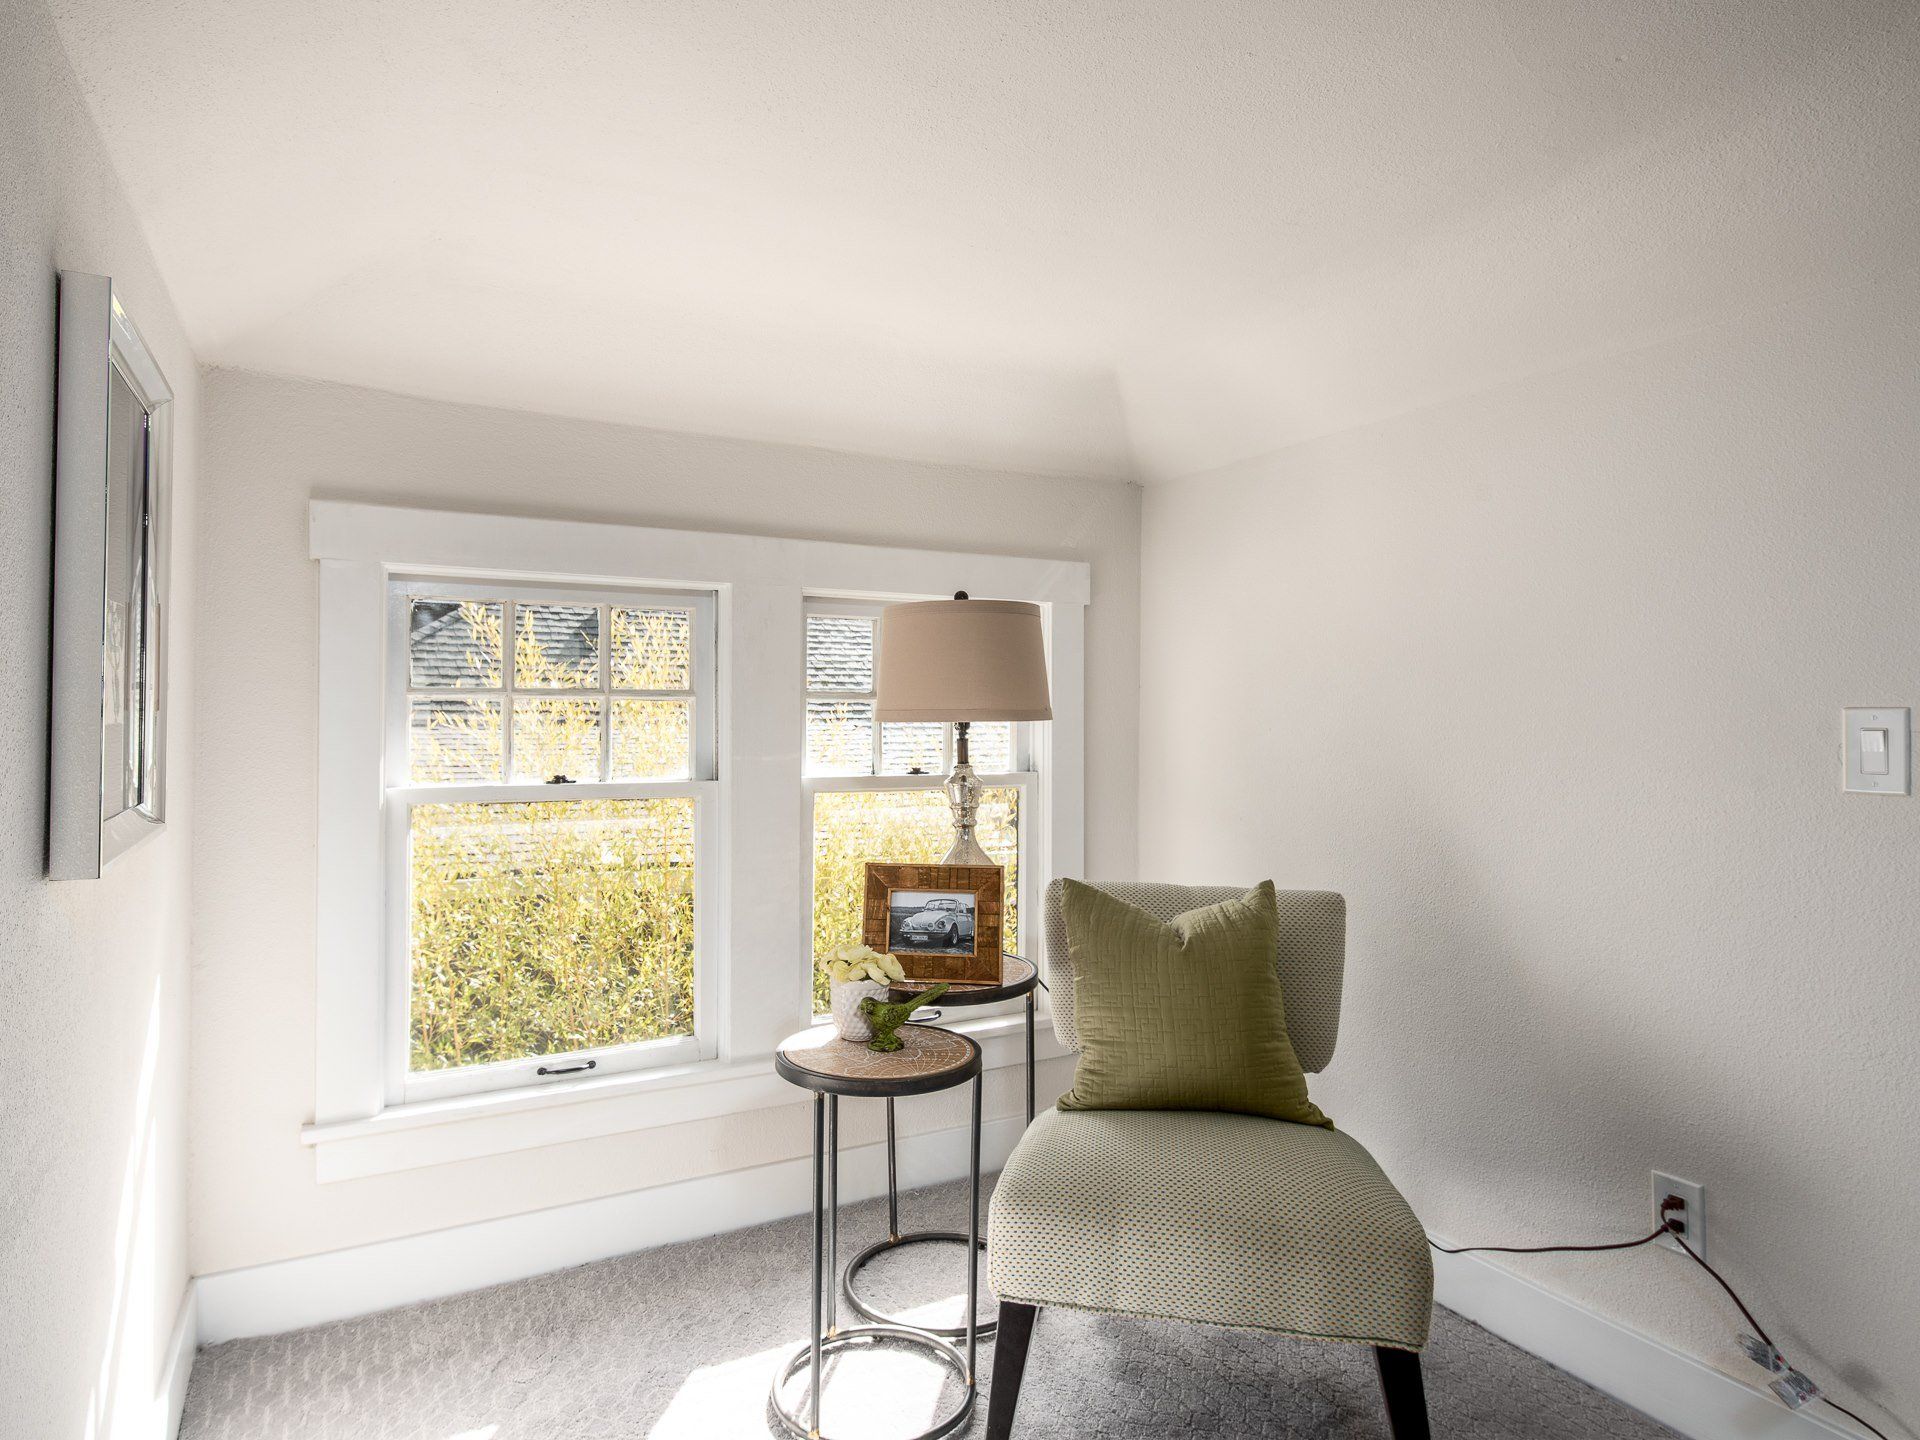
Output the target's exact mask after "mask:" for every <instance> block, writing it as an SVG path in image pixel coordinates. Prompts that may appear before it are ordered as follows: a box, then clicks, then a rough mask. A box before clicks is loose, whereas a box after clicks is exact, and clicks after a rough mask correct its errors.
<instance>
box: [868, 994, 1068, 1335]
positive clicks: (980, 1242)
mask: <svg viewBox="0 0 1920 1440" xmlns="http://www.w3.org/2000/svg"><path fill="white" fill-rule="evenodd" d="M1037 1011H1038V1005H1037V997H1036V992H1035V991H1032V990H1029V991H1028V992H1027V1123H1028V1124H1029V1125H1031V1124H1032V1123H1033V1116H1034V1073H1033V1060H1034V1026H1035V1017H1036V1014H1037ZM984 1081H985V1077H984V1076H982V1077H981V1078H980V1080H978V1081H976V1082H975V1089H976V1090H977V1089H978V1088H979V1086H980V1085H981V1084H982V1083H984ZM975 1103H976V1104H977V1103H978V1096H977V1095H976V1097H975ZM975 1128H976V1131H977V1129H978V1127H977V1126H976V1127H975ZM968 1174H969V1178H970V1179H971V1180H972V1182H973V1186H974V1192H975V1195H974V1199H975V1204H974V1209H975V1210H976V1211H978V1209H979V1204H978V1199H979V1195H978V1191H979V1184H980V1143H979V1135H978V1134H977V1133H976V1134H975V1136H974V1147H973V1161H972V1164H971V1166H970V1167H969V1171H968ZM935 1241H938V1242H945V1243H947V1244H952V1245H965V1246H967V1247H968V1252H969V1255H970V1256H971V1257H972V1258H970V1259H969V1260H968V1262H967V1271H968V1275H969V1277H971V1276H972V1274H973V1273H974V1271H975V1270H977V1269H978V1265H979V1252H980V1251H982V1250H984V1249H986V1248H987V1242H986V1241H985V1240H984V1239H983V1238H981V1235H980V1230H979V1225H978V1221H977V1216H976V1219H975V1222H974V1223H972V1224H970V1225H969V1228H968V1230H967V1233H966V1234H965V1235H962V1234H961V1233H960V1232H959V1231H957V1230H917V1231H915V1232H914V1233H913V1234H911V1235H902V1234H901V1233H900V1162H899V1140H898V1138H897V1135H896V1133H895V1130H894V1115H893V1097H892V1096H888V1097H887V1234H886V1238H885V1239H884V1240H879V1241H876V1242H875V1243H874V1244H872V1245H869V1246H868V1247H867V1248H866V1249H864V1250H862V1251H861V1252H860V1253H859V1254H858V1255H856V1256H854V1257H853V1259H851V1260H849V1261H848V1262H847V1273H846V1276H845V1278H844V1280H843V1281H842V1284H841V1288H842V1290H843V1291H844V1292H845V1294H846V1299H847V1305H848V1306H849V1307H850V1308H851V1309H852V1310H853V1311H854V1312H855V1313H856V1314H858V1315H860V1316H861V1317H863V1318H864V1319H867V1320H872V1321H874V1322H876V1323H877V1324H881V1325H905V1324H906V1323H907V1322H906V1321H904V1320H902V1319H900V1318H899V1317H898V1316H895V1315H888V1314H887V1313H885V1312H884V1311H882V1310H878V1309H875V1308H874V1307H873V1306H871V1305H869V1304H867V1302H866V1301H864V1300H862V1299H861V1298H860V1295H859V1292H857V1291H856V1290H855V1289H854V1288H853V1281H854V1277H855V1276H856V1275H858V1274H859V1273H860V1272H861V1271H862V1270H864V1269H866V1267H867V1265H868V1264H869V1263H870V1262H872V1261H873V1260H875V1259H877V1258H878V1257H879V1256H881V1255H884V1254H886V1252H887V1251H889V1250H897V1249H899V1248H900V1247H901V1246H903V1245H920V1244H925V1243H928V1242H935ZM968 1308H969V1310H970V1311H971V1309H972V1301H971V1299H969V1301H968ZM999 1325H1000V1322H999V1321H998V1320H988V1321H986V1322H985V1323H983V1324H979V1325H978V1326H977V1328H978V1330H979V1333H980V1336H981V1337H982V1338H987V1339H990V1338H992V1336H993V1335H994V1334H995V1333H996V1332H997V1331H998V1329H999ZM910 1328H913V1329H916V1330H924V1331H926V1332H927V1333H928V1334H931V1335H938V1336H940V1337H941V1338H943V1339H947V1340H958V1339H959V1338H960V1337H961V1336H962V1335H965V1334H966V1333H967V1326H965V1325H915V1326H912V1327H910ZM968 1364H969V1367H971V1364H972V1361H971V1359H969V1361H968Z"/></svg>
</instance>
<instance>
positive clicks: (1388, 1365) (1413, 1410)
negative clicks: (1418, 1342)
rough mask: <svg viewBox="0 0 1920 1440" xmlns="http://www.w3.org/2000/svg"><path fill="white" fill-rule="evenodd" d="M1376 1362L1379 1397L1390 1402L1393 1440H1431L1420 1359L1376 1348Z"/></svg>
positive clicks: (1386, 1348) (1425, 1389) (1408, 1354)
mask: <svg viewBox="0 0 1920 1440" xmlns="http://www.w3.org/2000/svg"><path fill="white" fill-rule="evenodd" d="M1373 1359H1374V1363H1375V1364H1376V1365H1378V1366H1379V1367H1380V1393H1381V1395H1382V1396H1384V1397H1385V1399H1386V1402H1387V1428H1388V1429H1389V1430H1391V1431H1392V1432H1393V1440H1432V1434H1433V1432H1432V1431H1431V1430H1429V1429H1428V1428H1427V1387H1426V1386H1425V1385H1424V1384H1423V1383H1422V1382H1421V1379H1420V1357H1419V1356H1418V1355H1416V1354H1415V1353H1414V1352H1413V1351H1411V1350H1394V1349H1390V1348H1388V1347H1387V1346H1385V1345H1376V1346H1374V1348H1373Z"/></svg>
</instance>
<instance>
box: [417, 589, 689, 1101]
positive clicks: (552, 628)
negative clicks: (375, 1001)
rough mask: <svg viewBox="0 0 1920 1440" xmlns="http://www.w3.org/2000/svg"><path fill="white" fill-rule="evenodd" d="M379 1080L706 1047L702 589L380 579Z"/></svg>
mask: <svg viewBox="0 0 1920 1440" xmlns="http://www.w3.org/2000/svg"><path fill="white" fill-rule="evenodd" d="M387 609H388V627H389V628H388V645H387V655H388V657H389V659H388V667H387V704H386V706H385V707H384V709H385V715H386V763H385V765H384V766H383V773H384V774H385V776H386V777H387V784H386V789H385V805H386V812H387V826H388V830H387V844H386V847H385V849H386V855H387V865H388V876H387V894H388V904H387V907H386V914H387V926H388V934H387V945H386V954H387V966H388V988H387V1005H386V1011H387V1017H388V1018H387V1037H386V1045H385V1052H386V1091H387V1099H388V1102H389V1103H400V1102H405V1101H415V1100H423V1099H433V1098H438V1097H441V1096H446V1095H451V1094H458V1093H465V1092H471V1091H479V1090H495V1089H502V1088H507V1087H512V1086H522V1085H530V1084H536V1083H540V1082H542V1081H544V1080H546V1079H549V1078H552V1077H557V1076H562V1075H578V1074H583V1073H587V1072H594V1073H606V1072H610V1071H618V1070H626V1069H633V1068H636V1067H641V1066H648V1065H658V1064H666V1063H676V1062H684V1061H689V1060H695V1059H701V1058H708V1057H711V1056H712V1055H713V1054H714V1043H713V1033H714V1028H715V1021H714V1009H715V1006H714V1003H713V997H714V987H713V971H714V968H715V967H714V963H713V961H712V959H711V957H710V956H709V955H708V954H707V953H706V949H705V947H704V946H703V943H702V941H703V937H704V935H705V934H706V933H708V931H709V923H708V919H707V917H708V913H709V910H710V909H711V905H710V900H709V892H710V891H712V890H713V889H714V887H715V884H716V882H717V878H718V868H719V867H718V864H717V862H716V860H715V858H714V857H716V856H717V854H718V846H717V839H716V833H715V832H716V826H717V823H718V815H719V806H718V804H717V803H716V795H715V792H716V790H717V788H718V777H717V767H716V743H715V737H716V732H717V718H718V717H717V715H716V704H715V693H714V692H715V681H714V673H715V666H714V648H715V631H714V626H715V615H714V610H715V606H714V596H713V595H712V594H711V593H699V592H693V593H677V592H666V591H653V590H639V589H631V590H617V591H603V590H588V589H577V590H576V589H572V588H567V587H527V586H512V585H499V584H490V583H484V582H481V583H473V584H462V583H458V582H454V581H447V580H442V579H436V580H432V581H426V580H410V579H405V578H394V579H392V580H390V581H389V582H388V607H387Z"/></svg>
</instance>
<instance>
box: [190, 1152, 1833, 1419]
mask: <svg viewBox="0 0 1920 1440" xmlns="http://www.w3.org/2000/svg"><path fill="white" fill-rule="evenodd" d="M1025 1128H1026V1127H1025V1125H1024V1123H1023V1122H1022V1121H1021V1120H1019V1119H1017V1118H1008V1119H1002V1120H993V1121H989V1122H988V1123H987V1124H986V1126H985V1127H984V1129H983V1133H982V1136H981V1165H982V1168H983V1169H986V1170H988V1171H992V1170H997V1169H999V1168H1000V1166H1001V1165H1003V1164H1004V1163H1005V1162H1006V1158H1007V1156H1008V1155H1009V1154H1011V1153H1012V1150H1013V1147H1014V1145H1015V1144H1016V1143H1017V1142H1018V1141H1019V1138H1020V1135H1021V1133H1022V1131H1023V1130H1024V1129H1025ZM966 1146H967V1133H966V1131H965V1130H963V1129H952V1130H939V1131H934V1132H931V1133H928V1134H922V1135H910V1136H903V1137H902V1138H901V1140H900V1160H899V1163H900V1186H901V1188H902V1189H903V1190H904V1189H912V1188H915V1187H917V1186H922V1185H932V1184H937V1183H939V1182H941V1181H943V1180H954V1179H958V1178H959V1177H961V1176H962V1175H964V1174H965V1173H966ZM812 1178H813V1162H812V1159H811V1157H806V1156H803V1157H800V1158H797V1159H793V1160H784V1161H780V1162H779V1163H777V1164H773V1165H763V1166H757V1167H755V1168H752V1169H748V1170H735V1171H729V1172H727V1173H724V1174H720V1175H709V1176H702V1177H701V1178H699V1179H696V1180H685V1181H680V1182H678V1183H676V1184H672V1185H661V1186H657V1187H655V1188H653V1189H649V1190H636V1191H631V1192H629V1193H627V1194H624V1195H609V1196H606V1197H604V1198H601V1199H597V1200H584V1201H580V1202H579V1203H577V1204H572V1205H562V1206H557V1207H555V1208H553V1209H549V1210H538V1211H534V1212H532V1213H530V1214H525V1215H510V1216H505V1217H503V1218H501V1219H498V1220H484V1221H480V1222H478V1223H476V1224H472V1225H461V1226H457V1227H455V1228H453V1229H449V1230H438V1231H433V1232H431V1233H428V1234H425V1235H413V1236H408V1237H405V1238H403V1239H398V1240H386V1241H381V1242H379V1243H377V1244H373V1245H362V1246H357V1247H355V1248H353V1249H349V1250H335V1251H331V1252H329V1253H327V1254H324V1255H309V1256H303V1257H301V1258H299V1259H295V1260H283V1261H278V1262H275V1263H272V1264H267V1265H255V1266H251V1267H248V1268H246V1269H241V1270H227V1271H222V1272H220V1273H218V1274H213V1275H203V1276H201V1277H199V1279H197V1280H196V1281H194V1282H193V1283H192V1285H191V1286H190V1287H189V1288H188V1291H187V1295H186V1298H185V1299H184V1300H183V1302H182V1304H181V1309H180V1319H179V1321H178V1322H177V1323H176V1325H175V1328H174V1336H173V1340H172V1342H171V1344H170V1345H169V1348H168V1361H167V1371H166V1375H165V1378H164V1381H163V1387H162V1388H163V1393H164V1394H165V1396H166V1398H167V1405H168V1412H167V1413H168V1414H169V1416H170V1417H171V1422H170V1423H171V1428H170V1429H169V1431H168V1435H169V1440H172V1437H173V1435H174V1434H175V1433H176V1432H177V1430H178V1427H179V1422H180V1411H181V1406H182V1405H183V1404H184V1403H185V1401H186V1393H187V1378H188V1376H189V1375H190V1374H191V1372H192V1368H193V1353H194V1349H195V1347H196V1345H217V1344H219V1343H221V1342H222V1341H225V1340H235V1339H240V1338H243V1337H245V1336H250V1335H271V1334H277V1333H280V1332H282V1331H286V1330H297V1329H300V1328H302V1327H304V1326H308V1325H319V1324H323V1323H325V1322H327V1321H329V1320H343V1319H347V1318H349V1317H351V1316H355V1315H366V1314H371V1313H373V1312H374V1311H378V1310H387V1309H391V1308H393V1307H394V1306H397V1305H410V1304H414V1303H417V1302H419V1301H422V1300H432V1299H436V1298H439V1297H441V1296H445V1295H455V1294H459V1293H460V1292H462V1291H466V1290H477V1289H481V1288H483V1287H485V1286H488V1285H499V1284H504V1283H505V1282H507V1281H510V1280H520V1279H524V1278H526V1277H528V1276H531V1275H542V1274H546V1273H548V1272H551V1271H554V1270H563V1269H566V1268H567V1267H569V1266H573V1265H584V1264H586V1263H588V1262H589V1261H593V1260H604V1259H607V1258H608V1257H610V1256H614V1255H625V1254H628V1253H631V1252H632V1251H635V1250H644V1249H648V1248H651V1247H653V1246H656V1245H670V1244H673V1243H675V1242H677V1241H681V1240H691V1239H696V1238H699V1237H701V1236H706V1235H714V1234H719V1233H722V1232H724V1231H728V1230H738V1229H743V1228H745V1227H747V1226H751V1225H760V1224H764V1223H765V1222H767V1221H769V1220H778V1219H781V1218H783V1217H785V1216H788V1215H798V1214H801V1213H803V1212H804V1211H805V1210H806V1209H807V1208H808V1205H809V1203H810V1199H809V1191H810V1187H811V1184H812ZM885 1189H886V1147H885V1146H884V1145H881V1144H872V1145H863V1146H859V1147H856V1148H853V1149H848V1150H843V1151H842V1152H841V1155H840V1198H841V1201H842V1203H845V1204H851V1203H853V1202H854V1201H858V1200H866V1199H871V1198H872V1197H874V1196H876V1195H880V1194H883V1193H884V1192H885ZM983 1221H984V1217H983ZM1434 1287H1435V1290H1434V1298H1435V1299H1436V1300H1438V1301H1439V1303H1440V1304H1442V1305H1445V1306H1446V1307H1447V1308H1448V1309H1450V1310H1452V1311H1454V1312H1455V1313H1457V1314H1460V1315H1464V1316H1465V1317H1466V1318H1467V1319H1469V1320H1472V1321H1474V1322H1475V1323H1476V1324H1479V1325H1482V1326H1485V1327H1486V1328H1487V1329H1488V1330H1491V1331H1492V1332H1493V1333H1494V1334H1496V1335H1499V1336H1501V1337H1502V1338H1503V1339H1506V1340H1508V1341H1510V1342H1512V1343H1513V1344H1515V1345H1518V1346H1519V1347H1520V1348H1521V1349H1523V1350H1526V1351H1528V1352H1530V1353H1532V1354H1535V1355H1538V1356H1539V1357H1540V1358H1541V1359H1543V1360H1545V1361H1547V1362H1548V1363H1549V1364H1552V1365H1556V1366H1558V1367H1559V1368H1560V1369H1562V1370H1565V1371H1567V1372H1568V1373H1569V1374H1571V1375H1574V1376H1577V1377H1578V1378H1579V1379H1581V1380H1583V1381H1585V1382H1586V1383H1587V1384H1589V1385H1592V1386H1593V1387H1594V1388H1595V1389H1598V1390H1601V1391H1603V1392H1605V1393H1606V1394H1608V1395H1611V1396H1613V1397H1614V1398H1615V1399H1618V1400H1620V1401H1623V1402H1624V1403H1626V1404H1628V1405H1631V1406H1633V1407H1634V1409H1636V1410H1639V1411H1641V1412H1642V1413H1643V1414H1646V1415H1650V1416H1652V1417H1653V1418H1654V1419H1655V1420H1658V1421H1660V1422H1661V1423H1662V1424H1664V1425H1668V1426H1671V1427H1672V1428H1673V1429H1675V1430H1678V1431H1679V1432H1680V1433H1681V1434H1683V1435H1688V1436H1691V1437H1693V1440H1862V1432H1860V1431H1857V1430H1855V1429H1853V1428H1852V1427H1851V1426H1849V1425H1846V1424H1845V1423H1844V1422H1842V1421H1841V1420H1839V1419H1838V1417H1829V1416H1826V1415H1822V1414H1818V1413H1816V1412H1814V1411H1811V1410H1802V1411H1791V1410H1788V1409H1786V1408H1785V1407H1784V1406H1782V1405H1780V1404H1779V1403H1778V1402H1776V1401H1775V1400H1773V1398H1772V1397H1771V1396H1769V1395H1767V1394H1766V1393H1765V1392H1764V1391H1762V1390H1761V1389H1759V1388H1758V1387H1757V1386H1752V1385H1747V1384H1743V1383H1742V1382H1741V1381H1739V1380H1736V1379H1734V1378H1733V1377H1732V1376H1729V1375H1726V1374H1724V1373H1722V1372H1721V1371H1719V1370H1715V1369H1713V1368H1712V1367H1711V1366H1708V1365H1703V1364H1702V1363H1701V1362H1700V1361H1698V1360H1695V1359H1693V1358H1692V1357H1691V1356H1688V1355H1685V1354H1683V1353H1681V1352H1680V1351H1678V1350H1675V1349H1673V1348H1672V1347H1670V1346H1668V1345H1665V1344H1662V1343H1661V1342H1660V1341H1657V1340H1654V1339H1652V1338H1651V1337H1649V1336H1646V1335H1642V1334H1640V1333H1639V1332H1637V1331H1634V1330H1630V1329H1628V1328H1627V1327H1625V1326H1623V1325H1619V1324H1617V1323H1615V1322H1614V1321H1611V1320H1607V1319H1604V1318H1603V1317H1601V1316H1599V1315H1596V1314H1594V1313H1593V1312H1592V1311H1590V1310H1587V1309H1585V1308H1583V1307H1582V1306H1580V1305H1578V1304H1576V1303H1574V1302H1573V1301H1571V1300H1568V1299H1566V1298H1564V1297H1562V1296H1559V1295H1555V1294H1554V1293H1553V1292H1551V1291H1549V1290H1546V1289H1543V1288H1542V1287H1540V1286H1539V1285H1536V1284H1535V1283H1533V1282H1532V1281H1531V1280H1527V1279H1525V1278H1523V1277H1521V1276H1519V1275H1516V1274H1514V1273H1513V1272H1512V1271H1510V1270H1507V1269H1504V1268H1502V1267H1501V1266H1499V1265H1496V1264H1493V1263H1492V1262H1490V1261H1488V1260H1485V1259H1483V1258H1481V1257H1480V1256H1477V1255H1440V1254H1436V1255H1435V1256H1434Z"/></svg>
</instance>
